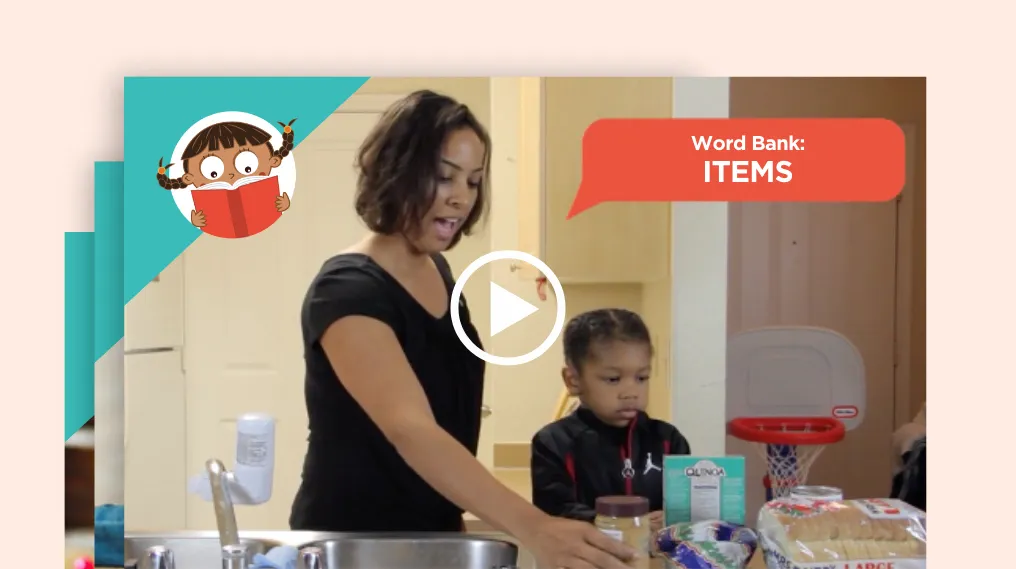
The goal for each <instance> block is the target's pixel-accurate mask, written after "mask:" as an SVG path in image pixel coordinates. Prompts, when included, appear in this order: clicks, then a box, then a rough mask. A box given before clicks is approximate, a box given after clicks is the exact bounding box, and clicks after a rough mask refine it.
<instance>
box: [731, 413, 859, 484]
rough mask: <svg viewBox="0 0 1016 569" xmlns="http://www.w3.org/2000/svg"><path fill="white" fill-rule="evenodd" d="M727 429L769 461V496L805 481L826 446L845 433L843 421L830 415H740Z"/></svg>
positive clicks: (766, 479)
mask: <svg viewBox="0 0 1016 569" xmlns="http://www.w3.org/2000/svg"><path fill="white" fill-rule="evenodd" d="M727 431H728V432H729V433H730V435H731V436H734V437H737V438H739V439H741V440H743V441H747V442H750V443H752V446H753V447H755V449H756V451H757V452H758V454H759V456H761V457H762V459H763V460H765V461H766V465H767V469H766V476H765V478H764V479H763V483H764V484H765V487H766V500H772V499H774V498H782V497H784V496H787V495H789V494H790V491H791V490H792V489H793V488H794V487H796V486H800V485H802V484H804V483H805V482H806V481H807V479H808V471H809V470H810V469H811V465H812V464H814V463H815V459H816V458H818V455H820V454H822V451H823V450H824V449H825V446H826V445H829V444H832V443H837V442H839V441H840V440H842V439H843V436H844V435H845V434H846V429H845V428H844V427H843V423H841V422H840V421H839V420H837V419H833V418H831V417H741V418H737V419H734V420H732V421H730V423H729V424H728V425H727Z"/></svg>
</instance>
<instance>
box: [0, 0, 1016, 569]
mask: <svg viewBox="0 0 1016 569" xmlns="http://www.w3.org/2000/svg"><path fill="white" fill-rule="evenodd" d="M979 4H981V3H977V2H966V3H964V4H962V5H961V7H960V9H959V10H957V9H956V8H955V7H954V6H955V5H950V4H945V3H942V4H939V5H938V6H941V7H940V8H939V7H937V6H936V5H934V4H927V3H918V2H884V1H877V2H876V1H871V0H860V1H855V2H851V3H849V4H848V5H839V4H837V5H825V4H822V3H815V2H803V1H795V2H786V3H782V4H781V5H780V8H782V9H779V10H777V9H775V7H773V6H772V5H770V4H765V3H754V4H751V5H745V7H743V8H736V9H735V8H733V7H731V6H729V5H728V3H726V2H700V3H699V4H698V5H695V6H688V5H687V4H685V3H674V2H662V1H657V2H640V3H632V2H627V3H621V4H617V3H611V4H609V5H608V4H604V8H603V9H601V10H598V9H595V7H594V5H592V4H590V3H589V2H581V3H580V2H575V1H565V0H560V1H558V2H546V1H535V0H517V1H516V2H512V3H510V4H509V3H503V4H501V3H499V4H490V5H487V4H484V3H481V2H463V1H454V2H444V3H442V5H441V6H437V5H435V4H432V3H421V2H412V3H410V2H405V1H403V2H397V3H396V2H384V1H374V2H366V3H362V4H361V3H334V2H324V1H322V0H317V1H315V2H305V3H299V4H294V3H279V2H260V1H258V2H254V1H252V2H246V3H242V4H237V3H235V2H226V3H221V4H214V3H210V4H207V5H206V4H204V3H198V2H194V1H192V0H187V1H181V2H173V3H168V4H164V3H158V4H151V5H144V4H142V3H136V2H133V3H128V2H123V1H120V2H104V3H102V5H101V6H99V5H95V4H88V3H84V4H82V3H78V4H73V3H71V4H67V5H65V6H60V7H57V6H56V5H51V4H48V3H45V2H28V3H20V4H18V5H17V7H16V9H15V10H14V11H10V12H8V13H7V14H6V16H5V24H6V25H5V30H4V33H3V34H2V37H0V48H2V53H3V56H4V67H5V69H4V84H5V85H7V86H6V87H5V88H4V89H3V91H2V92H0V109H2V111H3V119H4V120H3V123H2V124H3V127H4V128H5V129H6V133H7V140H6V143H5V147H4V152H3V157H4V166H5V170H6V176H5V180H4V189H5V190H6V192H7V195H6V196H5V198H6V199H4V200H3V203H4V206H5V211H6V214H5V223H4V224H3V228H2V230H0V231H2V232H3V239H4V243H5V245H6V246H5V247H4V248H3V276H4V278H3V279H0V286H2V287H3V289H2V290H3V299H4V310H3V312H4V314H3V316H4V317H3V327H4V328H5V332H6V334H5V338H4V341H3V342H0V355H2V357H3V362H4V364H5V365H4V368H3V376H4V380H5V381H4V382H3V388H2V390H3V391H2V394H0V406H2V410H3V413H2V414H0V425H2V428H3V430H4V432H6V433H8V435H7V436H6V440H5V445H4V449H3V464H4V468H3V469H2V470H0V476H2V480H0V488H2V490H0V492H2V495H3V501H2V502H0V503H2V504H3V506H4V515H3V517H2V518H0V532H2V533H0V535H2V536H3V537H2V538H0V540H2V541H4V542H5V543H12V544H13V543H17V544H18V545H19V546H18V547H8V548H5V550H4V552H3V562H4V565H6V566H13V565H14V564H16V563H22V564H24V565H26V566H27V565H28V564H30V563H31V564H32V566H36V565H35V564H37V566H40V567H59V566H60V563H62V555H61V550H62V545H61V544H62V541H63V527H62V523H61V522H62V520H61V517H62V514H61V512H62V504H61V501H62V500H63V492H62V487H63V483H62V476H61V473H62V471H63V470H62V464H61V463H62V461H63V444H62V440H61V438H60V437H61V424H62V421H63V412H62V409H61V408H60V403H59V402H61V401H62V400H63V379H62V378H63V357H62V354H63V349H62V344H63V340H62V338H63V261H62V258H63V234H62V232H63V231H90V230H91V229H92V184H91V180H92V163H93V162H94V161H96V160H121V159H122V158H123V148H122V146H123V142H122V141H123V113H122V107H123V83H122V78H123V76H124V75H165V74H204V75H217V74H231V75H240V74H247V75H273V74H280V75H281V74H308V75H352V74H362V75H397V76H411V75H444V76H455V75H708V76H738V75H756V76H757V75H927V76H929V94H928V113H929V115H930V116H929V119H930V120H929V124H930V125H931V126H930V136H929V140H928V145H927V153H928V154H927V163H928V181H929V182H928V194H929V200H928V202H929V207H928V219H929V223H928V227H929V235H928V251H929V254H928V256H929V262H928V271H929V273H930V278H929V281H930V284H929V287H928V302H929V305H930V306H931V308H932V310H933V314H932V317H931V318H929V331H928V354H929V357H928V358H929V365H928V384H929V389H928V392H929V398H930V399H931V404H930V407H931V408H932V411H931V416H930V421H931V425H930V428H931V429H932V430H933V431H935V432H937V433H938V434H937V435H933V436H934V437H935V439H936V440H939V439H940V441H939V442H937V443H936V444H938V445H941V447H940V448H942V449H943V450H942V452H933V453H932V461H933V462H934V463H935V466H933V467H932V473H933V475H932V479H931V482H930V483H931V484H932V485H933V486H934V490H933V491H932V494H933V496H934V498H933V502H934V506H933V508H932V509H933V510H934V511H935V514H934V516H935V521H934V522H933V524H934V526H935V529H934V533H935V535H939V536H943V539H939V540H936V541H933V542H932V544H931V546H930V549H931V557H932V559H933V564H932V566H933V567H947V566H959V564H960V562H961V560H962V562H963V563H962V564H963V566H969V567H973V566H986V567H988V566H990V567H994V566H999V564H1003V565H1004V564H1005V562H1004V561H1003V560H1005V559H1008V558H1009V557H1011V553H1010V552H1008V551H1007V550H1006V549H1005V548H1006V544H1004V543H998V542H997V541H993V540H991V539H990V538H989V536H990V535H998V533H999V531H1002V532H1004V528H1005V527H1006V526H1004V525H1003V524H1006V523H1010V522H1011V520H1010V519H1009V513H1010V512H1011V511H1012V508H1011V507H1010V506H1009V505H1008V503H1007V502H1008V501H1011V500H1012V497H1011V496H1010V495H1009V493H1008V492H1007V490H1008V488H1007V487H1008V482H1009V478H1010V477H1009V476H1008V474H1009V472H1008V468H1007V467H1005V466H1004V465H1005V464H1006V463H1007V461H1005V460H1004V459H1002V458H1001V457H999V455H998V453H999V449H1000V448H1005V447H1006V446H1008V445H1004V446H1001V447H1000V446H998V445H997V444H993V442H992V439H993V436H992V435H994V434H995V432H996V431H998V432H999V434H1001V435H1002V436H1004V433H1005V432H1006V429H1005V426H1006V425H1007V424H1008V421H1006V418H1007V416H1009V415H1011V414H1012V412H1011V407H1010V406H1011V403H1010V400H1009V399H1008V398H1007V397H1005V395H1008V394H1010V393H1012V392H1010V391H1009V388H1010V387H1011V383H1012V381H1013V379H1014V377H1016V374H1014V372H1013V365H1012V363H1011V361H1010V358H1011V355H1010V354H1011V352H1012V351H1013V348H1012V339H1011V338H1012V336H1013V332H1012V329H1011V328H1010V323H1011V322H1012V321H1013V320H1016V294H1013V291H1014V290H1016V278H1014V277H1013V269H1012V263H1011V261H1007V259H1012V257H1013V246H1014V244H1016V231H1014V230H1013V229H1012V228H1013V226H1014V223H1013V221H1012V217H1013V214H1014V211H1016V191H1014V188H1013V182H1012V179H1011V178H1010V177H1008V168H1007V167H1003V166H1001V165H1002V164H1006V163H1011V160H1012V150H1013V144H1012V133H1013V132H1014V128H1013V127H1014V126H1016V124H1014V123H1016V113H1013V87H1012V82H1013V81H1012V75H1011V74H1007V73H1006V72H1005V71H1004V69H1005V68H1007V66H1005V65H1004V64H1003V61H1002V54H1004V53H1016V46H1014V45H1013V40H1011V39H1010V40H1004V39H1003V38H1005V37H1011V36H1010V35H1009V32H1010V31H1011V30H1010V29H1008V28H1009V24H1011V22H1012V21H1013V20H1012V11H1013V8H1012V7H1010V6H1006V7H1005V8H1002V7H997V8H995V11H994V12H992V11H991V10H989V9H985V8H987V3H983V4H985V8H981V6H980V5H979ZM297 7H299V9H296V8H297ZM509 7H510V9H509ZM1003 10H1005V11H1008V12H1009V15H1008V16H1006V15H1004V14H1002V13H1001V11H1003ZM966 14H970V15H975V18H976V25H974V26H962V27H961V26H959V25H957V24H958V22H960V20H961V18H962V16H964V15H966ZM962 19H964V20H968V19H967V18H962ZM360 22H369V23H370V24H372V25H363V24H362V23H360ZM425 22H426V23H425ZM709 22H713V25H708V23H709ZM833 24H835V25H833ZM245 25H251V26H256V27H257V31H258V32H259V33H257V34H244V33H238V32H240V28H242V27H244V26H245ZM224 32H225V35H223V33H224ZM213 37H218V38H219V40H215V41H212V38H213ZM261 37H266V38H267V39H266V40H264V43H262V44H259V43H257V42H258V41H259V39H260V38H261ZM414 37H416V38H420V39H415V40H414V39H409V38H414ZM223 38H225V39H223ZM931 38H940V39H931ZM1004 45H1009V46H1010V47H1008V48H1006V47H1004ZM353 53H361V54H362V53H366V54H369V55H357V56H354V55H351V54H353ZM493 62H497V63H493ZM996 163H997V164H999V165H1000V166H999V167H997V168H996V167H994V166H992V165H993V164H996ZM127 191H131V189H130V188H127ZM947 402H948V403H947ZM946 404H948V405H950V409H948V410H945V409H944V408H943V409H942V410H941V411H937V410H936V407H937V406H938V405H942V406H944V405H946ZM940 417H941V419H940ZM947 417H948V420H949V422H950V424H952V425H953V426H952V427H949V428H948V429H946V428H945V421H946V420H947ZM946 438H949V439H950V440H949V441H946V440H945V439H946ZM995 440H999V439H998V438H995ZM1001 440H1003V441H1004V440H1006V439H1001ZM950 445H951V446H950ZM946 449H951V451H950V452H949V453H946V452H945V450H946ZM957 462H962V464H957ZM982 473H984V474H982ZM950 474H954V475H958V476H955V477H954V476H950ZM979 476H992V477H993V478H991V479H986V480H984V484H983V486H982V485H981V480H980V479H979V478H978V477H979ZM953 480H958V481H960V483H951V482H952V481H953ZM979 487H985V488H987V491H986V492H984V493H979V492H977V490H974V489H976V488H979ZM988 492H990V494H989V493H988ZM974 498H978V499H979V501H976V502H975V501H972V499H974ZM986 500H991V501H992V504H997V505H994V506H993V507H991V508H988V507H987V505H988V502H987V501H986ZM973 512H977V514H976V516H977V519H976V521H975V520H974V519H972V516H973V515H974V514H973ZM992 524H998V525H995V526H993V525H992ZM992 527H997V528H1002V529H1001V530H994V531H992V530H991V529H990V528H992ZM986 528H989V529H986ZM950 533H955V534H956V535H957V536H960V535H963V536H964V539H959V540H953V541H950V540H949V534H950ZM963 545H972V546H975V547H977V549H971V550H964V549H961V547H959V546H963ZM949 561H952V562H953V564H952V565H950V564H948V562H949Z"/></svg>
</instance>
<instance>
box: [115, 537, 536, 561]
mask: <svg viewBox="0 0 1016 569" xmlns="http://www.w3.org/2000/svg"><path fill="white" fill-rule="evenodd" d="M500 537H501V536H497V537H495V536H482V535H466V534H461V535H460V534H386V533H380V534H343V533H323V532H291V531H278V532H271V531H268V532H240V541H241V542H242V543H243V544H245V545H247V547H248V551H249V553H250V555H252V556H253V555H254V554H257V553H265V552H267V551H268V550H269V549H271V548H273V547H276V546H278V545H291V546H293V547H296V548H303V547H306V546H315V547H320V548H321V550H322V552H323V554H324V555H323V557H324V569H501V568H502V567H506V568H515V567H518V565H519V549H518V547H517V546H516V545H515V544H514V543H511V542H509V541H506V540H505V539H500ZM152 546H163V547H166V548H168V549H170V550H171V551H172V552H173V556H174V558H175V561H176V569H210V568H215V567H220V566H221V557H220V551H221V549H220V547H219V535H218V533H217V532H214V531H208V532H199V531H195V532H174V533H130V534H127V535H126V536H124V557H125V559H127V560H131V559H137V558H141V557H143V556H144V553H145V550H146V549H147V548H149V547H152Z"/></svg>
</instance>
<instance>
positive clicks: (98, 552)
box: [95, 504, 124, 567]
mask: <svg viewBox="0 0 1016 569" xmlns="http://www.w3.org/2000/svg"><path fill="white" fill-rule="evenodd" d="M123 561H124V560H123V505H122V504H104V505H102V506H96V507H95V565H96V566H97V567H123Z"/></svg>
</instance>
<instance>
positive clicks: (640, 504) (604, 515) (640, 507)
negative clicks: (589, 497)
mask: <svg viewBox="0 0 1016 569" xmlns="http://www.w3.org/2000/svg"><path fill="white" fill-rule="evenodd" d="M594 523H595V524H596V527H597V528H598V529H599V530H600V531H602V532H603V533H605V534H607V535H609V536H611V537H613V538H614V539H616V540H618V541H621V542H623V543H624V544H626V545H628V546H630V547H632V548H634V549H635V550H636V551H637V552H638V554H639V556H638V557H637V558H636V559H635V560H634V561H633V562H632V566H633V567H636V568H638V569H646V568H648V567H649V551H650V542H651V540H652V532H651V530H650V529H649V500H648V499H646V498H643V497H642V496H601V497H599V498H597V499H596V520H595V521H594Z"/></svg>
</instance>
